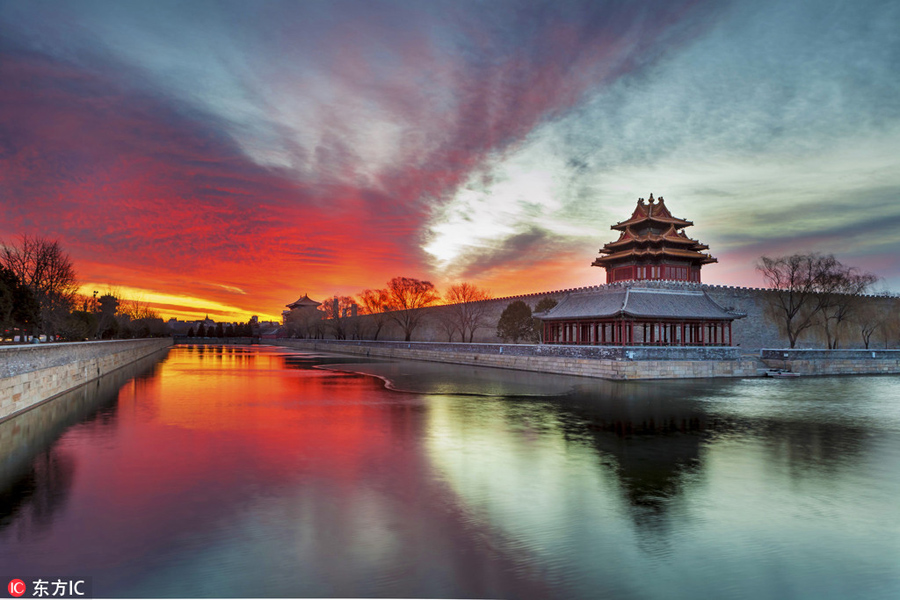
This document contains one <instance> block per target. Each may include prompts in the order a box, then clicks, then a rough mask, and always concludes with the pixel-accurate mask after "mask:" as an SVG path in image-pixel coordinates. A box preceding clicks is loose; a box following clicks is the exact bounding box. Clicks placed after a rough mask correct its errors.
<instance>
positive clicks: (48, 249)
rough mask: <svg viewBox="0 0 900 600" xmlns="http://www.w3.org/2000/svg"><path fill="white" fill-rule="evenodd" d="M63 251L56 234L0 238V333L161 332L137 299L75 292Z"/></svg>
mask: <svg viewBox="0 0 900 600" xmlns="http://www.w3.org/2000/svg"><path fill="white" fill-rule="evenodd" d="M78 287H79V283H78V279H77V277H76V273H75V267H74V265H73V264H72V260H71V258H70V257H69V255H68V254H67V253H66V252H65V251H64V250H63V248H62V246H61V245H60V243H59V241H58V240H51V239H47V238H43V237H40V236H30V235H22V236H19V238H18V240H16V241H15V242H11V243H2V244H0V334H2V335H0V337H2V338H3V339H7V338H15V337H17V336H18V337H19V338H20V339H22V340H25V339H27V338H28V337H32V336H34V337H36V336H40V335H45V336H46V337H47V339H50V340H65V341H76V340H85V339H111V338H132V337H151V336H162V335H165V333H166V332H165V324H164V323H163V320H162V319H161V318H160V317H159V314H157V313H156V312H155V311H154V310H152V309H151V308H149V306H148V305H147V304H146V303H144V302H141V301H140V300H128V299H123V298H121V297H120V295H119V294H117V293H116V292H115V291H113V290H108V291H106V292H105V293H103V294H102V295H100V296H99V297H98V296H97V294H98V293H99V292H94V295H93V296H91V297H86V296H84V295H81V294H79V293H78Z"/></svg>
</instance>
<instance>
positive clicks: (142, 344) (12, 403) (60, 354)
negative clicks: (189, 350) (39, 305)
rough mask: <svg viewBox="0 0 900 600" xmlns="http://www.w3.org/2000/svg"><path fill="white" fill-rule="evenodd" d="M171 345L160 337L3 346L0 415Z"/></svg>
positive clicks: (28, 406)
mask: <svg viewBox="0 0 900 600" xmlns="http://www.w3.org/2000/svg"><path fill="white" fill-rule="evenodd" d="M171 345H172V340H171V338H157V339H146V340H114V341H105V342H76V343H71V344H41V345H29V346H24V345H23V346H5V347H0V420H2V419H6V418H7V417H10V416H12V415H15V414H18V413H20V412H22V411H25V410H28V409H29V408H32V407H33V406H35V405H37V404H40V403H41V402H43V401H45V400H48V399H50V398H53V397H54V396H57V395H59V394H62V393H63V392H65V391H68V390H71V389H72V388H75V387H78V386H79V385H82V384H84V383H87V382H88V381H91V380H93V379H97V378H98V377H101V376H103V375H105V374H107V373H109V372H111V371H114V370H116V369H118V368H119V367H123V366H125V365H127V364H130V363H133V362H134V361H136V360H138V359H141V358H143V357H145V356H148V355H150V354H153V353H154V352H159V351H160V350H163V349H165V348H168V347H169V346H171Z"/></svg>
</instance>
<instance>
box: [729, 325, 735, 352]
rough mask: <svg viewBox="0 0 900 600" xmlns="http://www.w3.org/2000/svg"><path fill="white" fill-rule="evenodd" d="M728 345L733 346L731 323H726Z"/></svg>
mask: <svg viewBox="0 0 900 600" xmlns="http://www.w3.org/2000/svg"><path fill="white" fill-rule="evenodd" d="M728 345H729V346H733V345H734V344H733V343H732V342H731V321H728Z"/></svg>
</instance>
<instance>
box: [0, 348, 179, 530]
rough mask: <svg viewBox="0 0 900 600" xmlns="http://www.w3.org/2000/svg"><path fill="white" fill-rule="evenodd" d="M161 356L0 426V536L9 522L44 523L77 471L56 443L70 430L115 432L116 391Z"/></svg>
mask: <svg viewBox="0 0 900 600" xmlns="http://www.w3.org/2000/svg"><path fill="white" fill-rule="evenodd" d="M162 356H164V355H163V354H160V353H157V354H154V355H152V356H148V357H146V358H142V359H140V360H138V361H136V362H134V363H132V364H130V365H128V366H125V367H122V368H120V369H118V370H116V371H114V372H112V373H110V374H108V375H105V376H103V377H101V378H99V379H95V380H93V381H90V382H88V383H87V384H85V385H83V386H81V387H79V388H77V389H74V390H72V391H70V392H66V393H65V394H62V395H61V396H59V397H57V398H54V399H53V400H51V401H49V402H44V403H43V404H40V405H38V406H36V407H35V408H33V409H31V410H29V411H27V412H24V413H21V414H19V415H18V416H15V417H13V418H12V419H8V420H6V421H4V422H2V423H0V456H2V457H3V461H2V463H0V532H2V531H3V530H4V529H6V528H7V527H8V526H9V525H10V524H11V523H13V522H15V521H18V522H19V523H20V526H22V527H29V528H31V527H33V528H36V529H40V528H43V527H45V526H47V525H49V524H50V522H51V521H52V518H53V515H54V514H55V513H56V512H57V511H58V510H59V509H60V508H62V507H63V506H64V505H65V502H66V499H67V497H68V493H69V489H70V487H71V485H72V482H73V480H74V475H75V471H76V470H77V468H78V465H77V464H76V463H75V461H74V459H73V458H72V457H71V456H70V455H69V454H68V453H67V452H66V451H65V450H64V449H61V448H60V447H59V446H58V445H57V444H56V442H57V441H58V440H59V439H60V437H61V436H62V435H63V434H64V433H65V432H66V431H67V430H68V429H69V428H70V427H72V426H73V425H78V424H86V423H91V424H92V425H96V426H99V427H104V428H115V426H116V417H117V415H116V412H117V408H118V407H117V403H116V400H117V399H118V395H119V390H120V389H121V388H122V386H123V385H124V384H125V383H126V382H127V381H129V380H131V379H146V378H149V377H152V376H153V374H154V373H155V370H156V366H157V365H158V364H159V362H160V358H161V357H162ZM23 511H27V516H26V518H25V519H21V518H19V516H20V513H22V512H23Z"/></svg>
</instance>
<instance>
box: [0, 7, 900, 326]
mask: <svg viewBox="0 0 900 600" xmlns="http://www.w3.org/2000/svg"><path fill="white" fill-rule="evenodd" d="M897 23H900V6H898V5H896V3H892V2H886V1H869V2H861V3H854V4H853V5H852V6H850V5H847V4H845V3H841V2H837V1H829V2H819V1H816V2H813V1H807V2H796V3H791V4H790V5H783V4H782V3H779V2H775V1H774V0H771V1H766V2H762V3H760V2H751V1H749V0H735V1H732V2H728V3H719V2H712V1H700V2H697V1H688V0H684V1H676V2H671V1H663V0H652V1H645V2H640V3H630V4H627V5H618V4H613V5H607V4H605V3H598V2H572V3H566V4H564V5H558V4H556V3H552V2H548V3H544V2H530V3H521V2H503V1H498V2H494V3H489V4H483V3H477V2H430V3H411V2H402V1H384V0H379V1H376V2H357V1H347V2H334V3H293V4H277V3H252V4H251V3H232V2H218V3H201V2H197V3H191V4H188V5H185V4H180V3H176V2H159V3H153V4H145V5H141V4H127V5H122V4H120V3H115V2H82V3H78V4H71V3H65V2H53V1H49V2H41V1H29V2H18V1H11V2H4V3H2V4H0V32H2V35H0V207H2V209H3V213H4V219H3V221H2V222H0V242H5V243H10V242H13V243H14V242H15V239H16V236H18V235H20V234H27V235H40V236H43V237H47V238H51V239H57V240H59V241H60V243H61V244H62V246H63V248H64V249H65V251H66V252H67V253H68V254H69V256H70V257H71V258H72V261H73V263H74V265H75V268H76V270H77V273H78V278H79V281H80V282H81V283H82V286H81V291H82V292H83V293H84V292H87V295H90V294H91V291H92V290H100V291H101V293H102V292H103V291H104V290H119V291H121V292H122V294H123V296H125V297H127V298H130V299H135V300H140V301H143V302H147V303H148V305H150V306H151V307H153V308H154V309H156V310H157V311H158V312H159V313H160V315H161V316H162V317H163V318H164V319H168V318H170V317H173V316H174V317H177V318H179V319H182V320H185V319H188V318H192V317H189V316H190V315H205V314H209V315H210V316H211V318H213V319H214V320H216V321H220V320H227V321H241V322H245V321H246V320H248V319H249V317H250V316H251V315H257V316H258V317H259V318H260V320H265V321H271V320H274V321H280V315H281V311H282V310H283V309H284V307H285V305H286V304H288V303H289V302H292V301H294V300H295V299H296V298H298V297H300V296H302V295H303V294H308V295H309V296H310V297H312V298H315V299H317V300H320V301H321V300H323V299H325V298H330V297H332V296H334V295H340V296H356V295H358V294H359V293H360V292H361V291H362V290H364V289H367V288H381V287H384V286H385V284H386V282H387V281H388V280H389V279H391V278H392V277H395V276H407V277H414V278H418V279H423V280H428V281H431V282H433V283H434V284H435V286H436V287H437V288H438V290H439V291H443V290H444V289H446V288H447V287H448V286H449V285H451V284H453V283H458V282H463V281H466V282H470V283H473V284H475V285H477V286H479V287H481V288H484V289H486V290H489V291H490V292H491V293H492V294H493V295H494V297H497V298H500V297H507V296H515V295H522V294H528V293H538V294H539V293H541V292H544V291H547V292H549V291H552V290H562V289H570V288H578V287H585V286H592V285H599V284H602V283H603V282H605V271H604V270H603V269H599V268H596V267H591V266H590V264H591V262H592V261H593V260H594V259H595V258H596V257H597V256H598V250H599V248H601V247H602V246H603V245H604V244H605V243H607V242H611V241H614V240H615V239H616V237H617V234H616V232H614V231H611V230H610V226H611V225H613V224H615V223H618V222H621V221H624V220H626V219H627V218H628V217H629V216H630V215H631V213H632V211H633V209H634V205H635V203H636V201H637V199H638V198H648V197H649V196H650V194H653V195H654V196H656V197H660V196H662V197H665V199H666V204H667V206H668V208H669V209H670V210H671V212H672V214H673V215H675V216H677V217H680V218H683V219H687V220H690V221H692V222H693V223H694V225H693V226H692V227H690V228H688V229H687V230H686V233H687V234H688V236H689V237H691V238H693V239H696V240H698V241H700V242H702V243H704V244H707V245H708V246H709V247H710V250H709V253H710V254H711V255H712V256H714V257H716V258H717V259H718V261H719V262H718V263H716V264H712V265H708V266H706V267H704V269H703V282H704V283H707V284H712V285H736V286H748V287H763V286H764V284H763V280H762V277H761V276H760V275H759V274H758V273H757V272H756V269H755V264H756V261H757V259H758V258H759V257H760V256H762V255H768V256H778V255H784V254H792V253H798V252H800V253H805V252H819V253H823V254H835V255H836V256H837V258H838V259H839V260H840V261H841V262H843V263H845V264H846V265H848V266H854V267H858V268H860V269H864V270H866V271H871V272H872V273H874V274H875V275H877V276H879V277H880V278H882V282H881V284H880V286H881V287H883V288H884V289H890V290H895V291H896V290H897V289H900V261H898V260H897V258H896V257H897V256H898V255H900V236H898V234H897V226H898V225H900V203H898V202H897V195H898V194H897V192H898V190H900V155H898V153H897V152H896V148H898V147H900V106H898V104H897V102H896V98H897V97H898V95H900V94H898V92H900V80H898V78H897V77H896V72H895V60H894V57H896V56H897V55H898V53H900V35H898V33H897V31H896V24H897ZM875 291H877V290H875ZM214 315H215V316H214ZM201 318H202V317H201Z"/></svg>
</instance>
